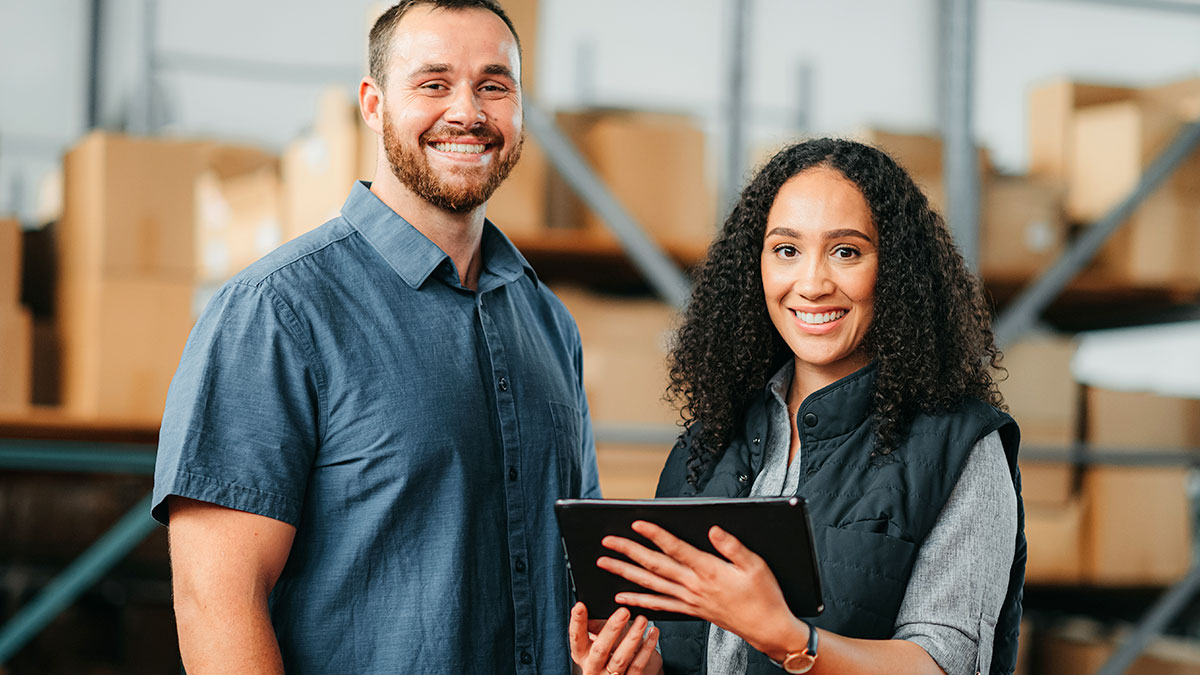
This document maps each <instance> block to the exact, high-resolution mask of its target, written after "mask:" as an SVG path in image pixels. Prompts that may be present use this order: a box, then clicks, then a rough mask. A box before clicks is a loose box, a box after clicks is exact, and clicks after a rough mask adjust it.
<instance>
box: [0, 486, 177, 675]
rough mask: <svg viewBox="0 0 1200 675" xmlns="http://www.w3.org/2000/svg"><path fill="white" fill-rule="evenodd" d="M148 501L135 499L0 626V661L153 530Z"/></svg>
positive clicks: (37, 631) (24, 642) (10, 655)
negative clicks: (114, 522)
mask: <svg viewBox="0 0 1200 675" xmlns="http://www.w3.org/2000/svg"><path fill="white" fill-rule="evenodd" d="M150 502H151V495H146V497H145V498H144V499H142V500H140V501H138V503H137V505H136V506H134V507H133V508H132V509H130V510H129V512H128V513H126V514H125V515H124V516H122V517H121V519H120V520H119V521H117V524H116V525H114V526H113V527H112V529H110V530H109V531H108V532H106V533H105V534H104V536H102V537H100V539H98V540H97V541H96V543H94V544H92V545H91V547H89V548H88V550H86V551H84V552H83V554H82V555H80V556H79V557H78V558H76V559H75V561H74V562H72V563H71V564H70V565H69V566H68V567H67V568H66V569H65V570H63V571H62V573H61V574H59V575H58V576H57V577H55V578H54V580H53V581H51V582H50V583H49V584H48V585H47V586H46V587H45V588H43V589H42V592H41V593H39V594H38V596H37V597H36V598H34V599H33V601H32V602H30V603H29V604H28V605H26V606H24V607H22V608H21V609H20V610H18V611H17V613H16V614H14V615H13V616H12V618H10V619H9V620H8V623H6V624H4V626H3V627H0V664H4V663H7V662H8V661H9V659H11V658H12V657H13V656H14V655H15V654H16V653H17V652H18V651H20V650H21V648H22V647H24V646H25V644H26V643H27V642H29V641H30V640H31V639H33V637H34V636H35V635H37V634H38V633H39V632H40V631H41V630H42V629H43V628H45V627H46V625H47V624H49V623H50V622H51V621H53V620H54V617H56V616H58V615H59V613H60V612H62V611H63V610H64V609H66V608H67V607H69V606H70V605H71V603H73V602H75V599H76V598H78V597H79V596H80V595H82V594H83V592H84V591H86V590H87V589H89V588H91V586H92V584H94V583H96V581H97V580H99V579H100V577H102V576H104V574H105V573H107V572H108V571H109V570H110V569H112V568H113V566H114V565H116V564H117V563H118V562H120V561H121V560H122V559H123V558H124V557H125V556H126V555H128V554H129V552H130V551H132V550H133V549H134V547H136V546H137V545H138V544H140V543H141V542H142V540H144V539H145V538H146V537H147V536H148V535H149V534H150V532H151V531H153V530H154V528H155V526H156V523H155V522H154V520H153V519H152V518H151V517H150Z"/></svg>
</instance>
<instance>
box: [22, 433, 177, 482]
mask: <svg viewBox="0 0 1200 675" xmlns="http://www.w3.org/2000/svg"><path fill="white" fill-rule="evenodd" d="M0 469H6V470H10V471H12V470H15V471H73V472H88V473H124V474H135V475H145V476H149V475H153V474H154V449H153V448H152V447H151V448H147V446H145V445H135V444H132V443H130V444H120V443H104V444H97V443H87V442H68V441H27V440H7V439H0Z"/></svg>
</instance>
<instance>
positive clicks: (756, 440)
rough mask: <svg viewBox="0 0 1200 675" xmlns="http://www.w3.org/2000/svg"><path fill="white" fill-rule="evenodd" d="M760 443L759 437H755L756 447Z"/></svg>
mask: <svg viewBox="0 0 1200 675" xmlns="http://www.w3.org/2000/svg"><path fill="white" fill-rule="evenodd" d="M758 441H759V438H758V436H755V437H754V444H755V445H758Z"/></svg>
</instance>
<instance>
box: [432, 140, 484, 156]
mask: <svg viewBox="0 0 1200 675" xmlns="http://www.w3.org/2000/svg"><path fill="white" fill-rule="evenodd" d="M433 147H434V148H437V149H438V150H441V151H442V152H463V153H473V154H479V153H481V152H483V151H484V150H485V149H486V148H487V146H486V145H482V144H478V143H434V144H433Z"/></svg>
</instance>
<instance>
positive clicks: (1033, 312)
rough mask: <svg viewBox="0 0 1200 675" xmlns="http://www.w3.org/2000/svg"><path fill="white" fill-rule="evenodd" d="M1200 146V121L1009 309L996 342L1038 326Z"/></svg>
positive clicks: (1006, 341) (998, 322)
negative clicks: (1107, 244) (1048, 309)
mask: <svg viewBox="0 0 1200 675" xmlns="http://www.w3.org/2000/svg"><path fill="white" fill-rule="evenodd" d="M1198 147H1200V122H1192V123H1190V124H1188V125H1187V126H1185V127H1184V128H1183V131H1181V132H1180V133H1179V135H1178V136H1176V137H1175V140H1174V141H1172V142H1171V145H1170V146H1168V147H1167V149H1166V150H1164V151H1163V152H1162V154H1161V155H1159V156H1158V157H1157V158H1155V160H1154V162H1153V163H1151V164H1150V166H1149V167H1148V168H1147V169H1146V172H1145V173H1143V174H1142V177H1141V179H1140V180H1139V181H1138V184H1137V186H1136V187H1134V189H1133V192H1131V193H1130V194H1129V196H1127V197H1125V198H1124V199H1122V200H1121V202H1120V203H1118V204H1117V205H1116V206H1115V207H1113V209H1112V210H1111V211H1109V212H1108V214H1107V215H1105V216H1104V217H1103V218H1101V219H1100V220H1099V221H1098V222H1096V223H1095V224H1093V225H1092V226H1090V227H1088V228H1087V229H1086V230H1085V231H1084V232H1083V234H1082V235H1080V236H1079V238H1077V239H1076V240H1075V242H1074V243H1073V244H1071V246H1070V247H1069V248H1068V249H1067V250H1066V252H1065V253H1063V255H1062V257H1061V258H1059V260H1058V262H1056V263H1054V265H1053V266H1052V267H1051V268H1050V269H1048V270H1046V272H1045V273H1043V274H1042V276H1041V277H1040V278H1038V279H1037V280H1036V281H1034V282H1033V283H1031V284H1030V285H1029V286H1027V287H1026V288H1025V290H1023V291H1021V293H1020V295H1018V296H1017V298H1016V299H1015V300H1013V301H1012V304H1010V305H1009V307H1008V309H1007V310H1006V311H1005V312H1004V313H1003V314H1001V315H1000V317H999V318H998V319H997V320H996V324H995V334H996V343H997V344H998V345H999V346H1000V347H1001V348H1002V349H1003V348H1004V347H1007V346H1008V345H1010V344H1012V343H1013V342H1015V341H1016V340H1017V338H1019V337H1021V336H1022V335H1024V334H1025V333H1026V332H1027V331H1028V330H1030V329H1031V328H1032V327H1033V325H1034V324H1035V323H1037V320H1038V316H1039V315H1041V313H1042V311H1043V310H1045V309H1046V307H1047V306H1048V305H1049V304H1050V303H1051V302H1053V301H1054V298H1056V297H1058V294H1059V293H1061V292H1062V290H1063V289H1064V288H1066V286H1067V284H1069V283H1070V282H1071V280H1072V279H1074V278H1075V277H1076V276H1077V275H1078V274H1079V272H1081V271H1082V270H1083V268H1084V267H1085V266H1087V264H1088V263H1089V262H1090V261H1091V260H1092V258H1094V257H1095V256H1096V253H1097V252H1098V251H1099V250H1100V247H1101V246H1103V245H1104V242H1106V241H1108V238H1109V237H1110V236H1111V235H1112V233H1113V232H1116V231H1117V228H1118V227H1120V226H1121V224H1122V223H1124V222H1125V221H1127V220H1129V216H1131V215H1133V212H1134V210H1136V209H1137V207H1138V206H1139V205H1141V203H1142V202H1143V201H1144V200H1145V199H1146V197H1148V196H1149V195H1150V194H1151V193H1152V192H1154V190H1155V189H1157V188H1158V186H1159V185H1162V183H1163V182H1164V181H1165V180H1166V179H1167V177H1168V176H1170V175H1171V173H1172V172H1173V171H1174V170H1175V169H1176V168H1177V167H1178V166H1179V165H1180V164H1182V163H1183V160H1184V159H1186V158H1187V157H1188V156H1189V155H1191V154H1192V153H1193V152H1195V151H1196V149H1197V148H1198Z"/></svg>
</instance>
